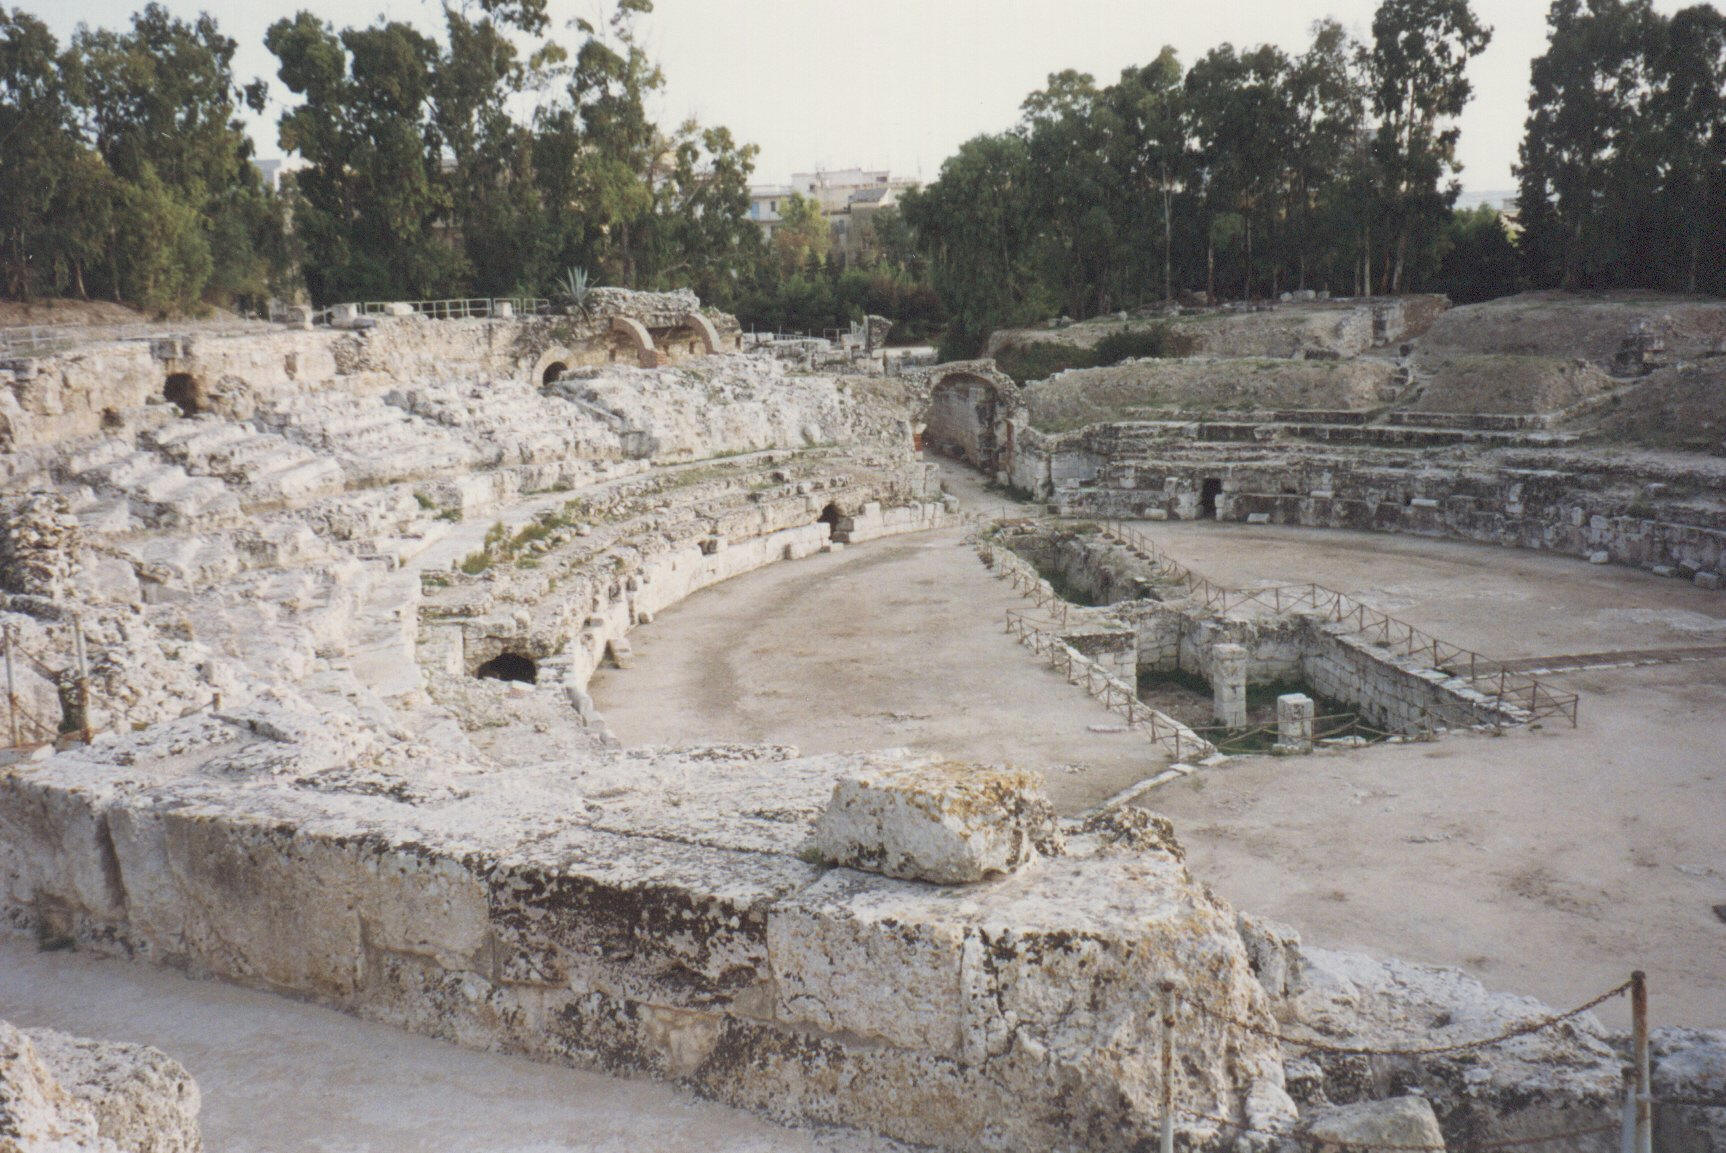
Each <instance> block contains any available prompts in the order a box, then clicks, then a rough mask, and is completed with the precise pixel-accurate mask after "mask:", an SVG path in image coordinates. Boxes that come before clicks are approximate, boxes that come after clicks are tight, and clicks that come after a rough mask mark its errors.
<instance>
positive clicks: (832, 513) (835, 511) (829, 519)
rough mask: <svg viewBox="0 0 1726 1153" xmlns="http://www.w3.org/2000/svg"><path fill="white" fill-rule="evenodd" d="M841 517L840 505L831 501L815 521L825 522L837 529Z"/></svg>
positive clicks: (817, 522) (832, 528)
mask: <svg viewBox="0 0 1726 1153" xmlns="http://www.w3.org/2000/svg"><path fill="white" fill-rule="evenodd" d="M839 518H840V513H839V506H838V505H836V504H833V503H831V502H829V503H828V505H827V507H826V508H824V509H822V510H821V515H820V516H818V517H816V518H815V523H816V524H824V525H826V526H827V527H828V528H829V529H831V530H837V529H838V528H839Z"/></svg>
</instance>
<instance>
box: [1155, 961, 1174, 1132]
mask: <svg viewBox="0 0 1726 1153" xmlns="http://www.w3.org/2000/svg"><path fill="white" fill-rule="evenodd" d="M1162 1016H1163V1126H1162V1135H1161V1137H1162V1139H1161V1141H1160V1143H1159V1145H1158V1148H1159V1149H1160V1150H1161V1153H1175V983H1174V982H1173V981H1164V982H1163V1014H1162Z"/></svg>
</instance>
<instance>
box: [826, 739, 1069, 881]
mask: <svg viewBox="0 0 1726 1153" xmlns="http://www.w3.org/2000/svg"><path fill="white" fill-rule="evenodd" d="M814 848H815V851H816V852H818V853H819V854H820V855H821V859H822V860H823V861H825V862H827V863H828V864H832V865H843V866H846V867H848V868H852V869H861V870H864V871H865V872H871V873H881V874H883V875H884V876H888V877H898V878H901V879H902V880H907V881H931V882H934V883H935V884H940V885H962V884H969V883H971V882H973V881H981V880H983V879H984V878H985V877H989V876H992V875H996V874H1001V873H1010V872H1012V871H1014V870H1015V869H1018V868H1020V867H1021V866H1023V865H1026V864H1029V863H1030V862H1032V861H1034V860H1036V859H1037V858H1039V857H1041V856H1056V855H1058V854H1059V853H1060V852H1061V834H1060V831H1059V830H1058V828H1057V827H1056V824H1055V809H1054V806H1053V805H1051V804H1050V803H1049V801H1048V798H1046V797H1045V796H1044V795H1043V781H1042V777H1040V776H1039V775H1038V774H1036V773H1030V772H1023V771H1020V770H1017V769H991V768H985V767H983V766H981V765H969V764H962V763H959V762H955V761H930V762H923V763H912V764H908V765H907V764H902V763H900V764H877V765H871V766H868V767H866V768H865V770H864V771H863V772H862V773H859V774H858V775H857V776H854V777H849V778H846V779H844V780H841V781H840V782H839V783H838V784H836V785H834V786H833V799H832V800H831V801H830V802H829V803H828V805H827V809H826V811H825V812H823V813H822V814H821V820H820V822H819V823H818V824H817V825H816V827H815V842H814Z"/></svg>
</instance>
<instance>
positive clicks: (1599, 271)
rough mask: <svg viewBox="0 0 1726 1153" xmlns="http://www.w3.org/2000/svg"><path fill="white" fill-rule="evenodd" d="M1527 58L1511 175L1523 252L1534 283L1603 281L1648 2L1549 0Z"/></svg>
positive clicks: (1653, 23)
mask: <svg viewBox="0 0 1726 1153" xmlns="http://www.w3.org/2000/svg"><path fill="white" fill-rule="evenodd" d="M1547 24H1548V26H1549V28H1550V39H1549V41H1548V44H1547V49H1546V52H1545V54H1544V55H1542V56H1540V57H1539V58H1538V59H1536V60H1535V61H1534V65H1533V69H1532V77H1531V79H1532V85H1531V95H1530V96H1529V101H1528V108H1529V116H1528V124H1527V131H1526V134H1525V136H1524V138H1523V143H1522V148H1521V153H1520V158H1521V163H1520V165H1519V167H1518V171H1517V175H1518V180H1519V183H1520V189H1519V193H1518V202H1519V207H1520V209H1521V215H1522V218H1523V230H1524V232H1523V235H1524V240H1523V247H1524V251H1525V253H1526V254H1527V257H1528V261H1529V266H1530V271H1531V273H1532V275H1533V278H1534V279H1535V280H1536V282H1537V283H1548V284H1558V285H1562V286H1564V287H1566V288H1579V287H1584V286H1588V285H1594V284H1601V283H1604V282H1605V281H1607V280H1608V279H1610V278H1611V275H1612V274H1611V273H1610V272H1609V271H1608V270H1609V269H1611V268H1612V267H1614V265H1615V263H1616V260H1617V258H1618V256H1619V253H1618V252H1616V251H1613V248H1614V247H1615V245H1614V244H1613V237H1614V235H1615V234H1616V232H1617V229H1616V227H1615V226H1614V225H1612V224H1610V223H1609V222H1608V215H1609V213H1608V199H1609V197H1613V198H1614V199H1616V197H1615V196H1614V193H1615V192H1616V191H1617V190H1618V189H1621V188H1622V187H1623V186H1624V185H1625V184H1626V182H1631V183H1636V181H1635V180H1634V178H1633V177H1632V176H1631V174H1630V172H1629V170H1628V169H1629V165H1630V164H1631V163H1633V162H1634V161H1635V159H1636V157H1637V155H1638V150H1637V149H1636V148H1635V147H1633V146H1632V142H1633V140H1634V139H1635V138H1636V137H1638V136H1639V135H1642V131H1641V129H1640V128H1639V127H1638V122H1639V121H1641V120H1642V118H1643V117H1644V115H1645V108H1646V104H1647V101H1648V98H1649V93H1650V91H1651V89H1652V86H1653V84H1652V81H1653V77H1652V73H1651V69H1652V67H1653V58H1654V56H1655V53H1656V40H1657V38H1658V35H1659V29H1660V25H1659V19H1658V17H1657V16H1656V15H1655V13H1654V10H1653V7H1652V5H1651V4H1650V3H1649V2H1648V0H1587V3H1586V7H1585V6H1584V2H1583V0H1555V2H1554V3H1553V5H1552V7H1551V9H1550V10H1549V11H1548V14H1547Z"/></svg>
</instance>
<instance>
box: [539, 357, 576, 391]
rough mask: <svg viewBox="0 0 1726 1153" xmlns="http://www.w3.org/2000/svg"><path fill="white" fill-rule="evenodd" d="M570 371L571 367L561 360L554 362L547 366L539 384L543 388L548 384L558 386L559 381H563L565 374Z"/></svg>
mask: <svg viewBox="0 0 1726 1153" xmlns="http://www.w3.org/2000/svg"><path fill="white" fill-rule="evenodd" d="M568 371H569V365H567V364H565V363H564V362H563V361H561V360H554V361H552V362H551V363H550V364H548V365H546V366H545V371H544V372H543V373H541V374H540V377H539V383H540V385H541V386H542V387H543V386H544V385H548V384H556V383H557V382H558V381H560V380H562V379H563V377H564V374H565V373H567V372H568Z"/></svg>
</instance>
